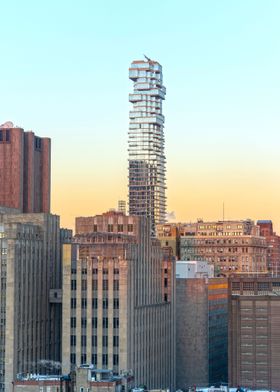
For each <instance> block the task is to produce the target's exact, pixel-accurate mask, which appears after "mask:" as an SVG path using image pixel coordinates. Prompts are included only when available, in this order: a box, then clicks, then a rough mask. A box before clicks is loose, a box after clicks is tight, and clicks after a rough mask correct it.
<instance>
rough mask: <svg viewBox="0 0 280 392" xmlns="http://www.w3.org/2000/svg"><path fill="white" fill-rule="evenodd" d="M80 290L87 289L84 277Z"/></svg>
mask: <svg viewBox="0 0 280 392" xmlns="http://www.w3.org/2000/svg"><path fill="white" fill-rule="evenodd" d="M82 290H83V291H86V290H87V281H86V279H83V280H82Z"/></svg>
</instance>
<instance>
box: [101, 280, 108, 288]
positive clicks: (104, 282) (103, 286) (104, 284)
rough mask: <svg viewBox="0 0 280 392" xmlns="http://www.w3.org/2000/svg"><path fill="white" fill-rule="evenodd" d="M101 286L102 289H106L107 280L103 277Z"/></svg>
mask: <svg viewBox="0 0 280 392" xmlns="http://www.w3.org/2000/svg"><path fill="white" fill-rule="evenodd" d="M102 288H103V290H108V280H107V279H103V282H102Z"/></svg>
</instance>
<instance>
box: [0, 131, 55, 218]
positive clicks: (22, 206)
mask: <svg viewBox="0 0 280 392" xmlns="http://www.w3.org/2000/svg"><path fill="white" fill-rule="evenodd" d="M50 144H51V142H50V139H48V138H40V137H37V136H35V134H34V133H33V132H24V130H23V129H21V128H7V127H5V126H4V127H0V205H1V206H5V207H10V208H17V209H19V210H20V211H21V212H50Z"/></svg>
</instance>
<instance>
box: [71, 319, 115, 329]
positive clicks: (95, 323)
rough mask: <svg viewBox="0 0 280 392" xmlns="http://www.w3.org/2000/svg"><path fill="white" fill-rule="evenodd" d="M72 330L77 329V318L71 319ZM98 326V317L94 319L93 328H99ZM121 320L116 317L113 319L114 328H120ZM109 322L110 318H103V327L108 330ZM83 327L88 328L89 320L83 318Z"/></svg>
mask: <svg viewBox="0 0 280 392" xmlns="http://www.w3.org/2000/svg"><path fill="white" fill-rule="evenodd" d="M70 323H71V328H76V327H77V319H76V317H71V322H70ZM97 324H98V319H97V317H92V328H97ZM119 324H120V321H119V318H118V317H114V318H113V328H119ZM108 325H109V322H108V317H103V318H102V327H103V328H108ZM81 327H82V328H86V327H87V319H86V318H85V317H82V318H81Z"/></svg>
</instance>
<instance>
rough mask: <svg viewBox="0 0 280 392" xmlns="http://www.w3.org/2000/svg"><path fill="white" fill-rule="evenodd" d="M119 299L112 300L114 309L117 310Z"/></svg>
mask: <svg viewBox="0 0 280 392" xmlns="http://www.w3.org/2000/svg"><path fill="white" fill-rule="evenodd" d="M119 305H120V304H119V299H118V298H114V309H119Z"/></svg>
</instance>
